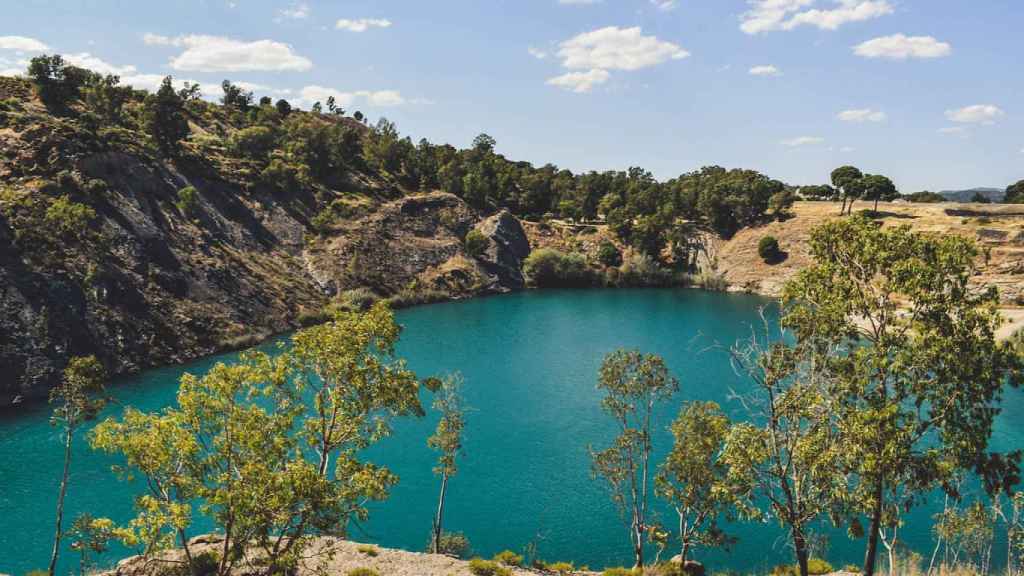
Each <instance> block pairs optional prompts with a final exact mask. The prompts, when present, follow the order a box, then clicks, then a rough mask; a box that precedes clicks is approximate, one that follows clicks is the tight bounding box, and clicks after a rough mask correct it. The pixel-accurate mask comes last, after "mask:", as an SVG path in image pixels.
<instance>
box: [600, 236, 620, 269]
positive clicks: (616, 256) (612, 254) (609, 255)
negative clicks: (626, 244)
mask: <svg viewBox="0 0 1024 576" xmlns="http://www.w3.org/2000/svg"><path fill="white" fill-rule="evenodd" d="M597 261H598V262H600V263H601V264H603V265H604V266H607V267H609V268H617V267H619V266H621V265H622V251H620V250H619V248H618V246H616V245H615V243H613V242H611V241H610V240H603V241H602V242H601V244H600V245H599V246H598V247H597Z"/></svg>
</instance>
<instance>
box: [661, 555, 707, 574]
mask: <svg viewBox="0 0 1024 576" xmlns="http://www.w3.org/2000/svg"><path fill="white" fill-rule="evenodd" d="M681 560H682V558H681V557H680V555H679V554H676V555H675V556H673V557H672V560H670V561H669V562H672V563H673V564H679V562H680V561H681ZM704 572H705V570H704V565H703V564H701V563H700V562H697V561H696V560H687V561H686V562H685V563H684V564H683V573H684V574H686V575H687V576H704Z"/></svg>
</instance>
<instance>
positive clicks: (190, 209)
mask: <svg viewBox="0 0 1024 576" xmlns="http://www.w3.org/2000/svg"><path fill="white" fill-rule="evenodd" d="M174 204H175V206H177V207H178V210H179V211H181V213H182V214H184V215H186V216H192V215H194V214H195V212H196V209H197V208H198V207H199V192H198V191H197V190H196V188H195V186H185V187H184V188H182V189H181V190H178V201H177V202H175V203H174Z"/></svg>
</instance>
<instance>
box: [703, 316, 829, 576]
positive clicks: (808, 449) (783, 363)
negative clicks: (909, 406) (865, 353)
mask: <svg viewBox="0 0 1024 576" xmlns="http://www.w3.org/2000/svg"><path fill="white" fill-rule="evenodd" d="M768 336H769V331H768V328H767V324H766V325H765V331H764V336H763V337H761V336H759V335H758V334H757V333H756V332H755V333H753V334H752V336H751V337H750V339H749V340H748V341H743V342H740V343H737V344H736V345H735V346H734V347H733V348H732V349H731V355H732V361H733V365H734V368H736V370H737V372H739V373H741V374H743V375H745V376H747V377H749V379H750V380H751V382H752V383H753V387H752V390H751V392H750V393H749V394H747V395H744V396H740V397H739V400H740V401H741V404H742V406H743V408H744V409H745V411H746V412H747V418H748V420H747V421H746V422H741V423H737V424H734V425H733V426H732V428H731V429H730V430H729V433H728V436H727V438H726V440H725V450H724V452H723V455H722V460H723V462H724V463H725V465H726V466H727V468H728V475H727V482H728V488H727V489H728V491H729V492H730V493H731V496H732V497H733V498H735V499H736V506H737V508H738V510H739V512H740V514H741V515H742V516H744V517H746V518H748V519H768V518H774V519H775V520H777V521H778V522H779V523H780V524H781V525H782V526H783V527H784V528H785V529H786V530H787V531H788V532H789V537H790V545H791V546H792V549H793V553H794V555H795V557H796V560H797V565H798V567H799V570H800V575H801V576H807V573H808V560H809V558H810V543H811V536H812V530H813V528H814V526H815V523H816V522H818V521H819V520H821V519H822V517H823V516H825V515H828V514H830V513H832V512H834V511H836V510H838V509H841V505H842V504H841V503H842V502H843V500H844V498H843V495H844V493H845V488H844V486H845V477H844V475H843V471H842V469H841V468H840V466H839V462H840V455H841V452H842V446H841V445H840V443H839V442H838V438H837V428H836V426H835V422H834V418H833V414H834V406H833V402H832V399H831V397H830V396H829V394H828V389H829V385H828V380H829V378H830V376H829V374H828V372H827V371H826V370H824V369H823V368H824V367H823V366H822V365H821V364H820V363H819V361H818V358H817V355H816V354H815V353H814V352H815V349H816V346H817V345H820V343H818V342H815V343H813V344H811V343H797V344H795V345H788V344H786V343H784V342H781V341H780V342H776V343H774V344H771V343H769V338H768Z"/></svg>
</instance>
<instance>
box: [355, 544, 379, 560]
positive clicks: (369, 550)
mask: <svg viewBox="0 0 1024 576" xmlns="http://www.w3.org/2000/svg"><path fill="white" fill-rule="evenodd" d="M356 550H357V551H358V552H359V553H360V554H366V555H367V556H370V557H371V558H372V557H374V556H377V555H378V554H379V553H380V552H378V550H377V547H376V546H374V545H372V544H360V545H359V546H356Z"/></svg>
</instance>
